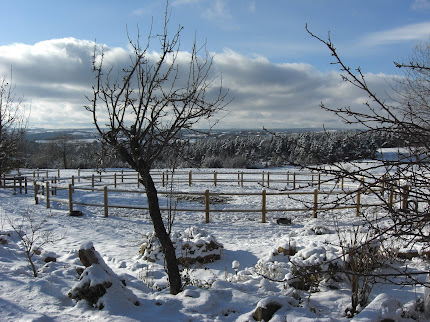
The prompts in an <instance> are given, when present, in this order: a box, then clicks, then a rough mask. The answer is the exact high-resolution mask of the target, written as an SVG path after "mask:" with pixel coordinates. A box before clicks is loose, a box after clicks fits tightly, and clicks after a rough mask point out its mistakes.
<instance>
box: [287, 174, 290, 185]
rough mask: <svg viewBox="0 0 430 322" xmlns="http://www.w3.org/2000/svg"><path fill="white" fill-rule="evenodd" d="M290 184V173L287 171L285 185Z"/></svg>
mask: <svg viewBox="0 0 430 322" xmlns="http://www.w3.org/2000/svg"><path fill="white" fill-rule="evenodd" d="M289 184H290V171H287V185H289Z"/></svg>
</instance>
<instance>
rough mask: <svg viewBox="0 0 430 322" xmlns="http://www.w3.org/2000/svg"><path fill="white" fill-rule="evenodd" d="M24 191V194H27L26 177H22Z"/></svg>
mask: <svg viewBox="0 0 430 322" xmlns="http://www.w3.org/2000/svg"><path fill="white" fill-rule="evenodd" d="M24 191H25V194H28V189H27V177H24Z"/></svg>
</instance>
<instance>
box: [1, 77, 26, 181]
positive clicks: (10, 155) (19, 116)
mask: <svg viewBox="0 0 430 322" xmlns="http://www.w3.org/2000/svg"><path fill="white" fill-rule="evenodd" d="M26 126H27V114H26V112H25V109H24V107H23V105H22V99H21V98H17V97H16V96H15V86H14V85H13V83H12V77H10V78H8V77H7V76H3V77H2V78H0V177H1V176H2V175H3V174H4V173H5V172H7V171H9V170H10V169H11V168H13V167H14V166H17V165H18V163H19V156H20V152H21V148H22V145H23V144H22V143H23V140H24V134H25V131H26Z"/></svg>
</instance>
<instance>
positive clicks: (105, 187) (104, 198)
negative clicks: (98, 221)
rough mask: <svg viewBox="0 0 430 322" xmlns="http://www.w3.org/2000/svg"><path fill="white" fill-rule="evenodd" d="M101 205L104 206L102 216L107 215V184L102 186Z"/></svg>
mask: <svg viewBox="0 0 430 322" xmlns="http://www.w3.org/2000/svg"><path fill="white" fill-rule="evenodd" d="M103 207H104V216H105V217H107V216H108V190H107V186H104V188H103Z"/></svg>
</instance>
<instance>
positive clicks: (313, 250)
mask: <svg viewBox="0 0 430 322" xmlns="http://www.w3.org/2000/svg"><path fill="white" fill-rule="evenodd" d="M341 255H342V253H341V251H340V250H339V249H338V248H335V247H333V246H330V245H325V244H323V243H320V242H318V243H311V244H310V245H309V246H307V247H306V248H304V249H301V250H299V251H298V252H297V254H295V255H294V256H292V257H291V272H290V274H289V275H287V276H286V278H287V282H288V281H291V282H294V284H293V285H301V287H302V288H303V289H306V290H311V291H313V292H314V291H317V290H318V287H319V284H320V283H321V282H323V281H324V282H325V283H331V282H333V281H337V280H338V279H339V276H337V273H338V271H339V268H340V267H342V266H343V264H342V260H341ZM298 281H299V282H300V283H298ZM291 282H290V283H289V284H290V285H291V284H292V283H291Z"/></svg>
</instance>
